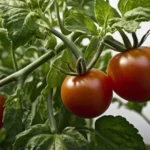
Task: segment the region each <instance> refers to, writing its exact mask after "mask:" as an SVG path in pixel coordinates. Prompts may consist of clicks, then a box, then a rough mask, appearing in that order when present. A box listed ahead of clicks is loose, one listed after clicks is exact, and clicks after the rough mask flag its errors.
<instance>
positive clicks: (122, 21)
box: [109, 7, 150, 32]
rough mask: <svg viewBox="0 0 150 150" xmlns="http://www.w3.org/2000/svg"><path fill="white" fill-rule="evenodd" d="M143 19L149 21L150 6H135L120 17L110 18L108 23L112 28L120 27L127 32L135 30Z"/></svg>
mask: <svg viewBox="0 0 150 150" xmlns="http://www.w3.org/2000/svg"><path fill="white" fill-rule="evenodd" d="M144 21H150V8H143V7H137V8H134V9H132V10H130V11H127V12H126V13H125V14H124V15H123V17H122V18H112V19H110V20H109V24H110V26H111V27H112V28H117V27H120V28H122V29H124V30H126V31H127V32H136V30H137V29H139V28H140V23H141V22H144Z"/></svg>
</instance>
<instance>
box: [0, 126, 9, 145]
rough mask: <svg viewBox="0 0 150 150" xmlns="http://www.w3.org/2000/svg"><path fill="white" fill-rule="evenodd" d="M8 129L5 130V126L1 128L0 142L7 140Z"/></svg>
mask: <svg viewBox="0 0 150 150" xmlns="http://www.w3.org/2000/svg"><path fill="white" fill-rule="evenodd" d="M6 134H7V133H6V130H5V128H1V129H0V143H2V142H3V141H4V140H5V138H6Z"/></svg>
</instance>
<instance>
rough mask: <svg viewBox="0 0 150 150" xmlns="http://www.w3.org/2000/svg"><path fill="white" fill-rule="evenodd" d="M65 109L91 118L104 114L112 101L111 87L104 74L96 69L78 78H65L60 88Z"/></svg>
mask: <svg viewBox="0 0 150 150" xmlns="http://www.w3.org/2000/svg"><path fill="white" fill-rule="evenodd" d="M61 97H62V101H63V103H64V105H65V107H66V108H67V109H68V110H69V111H71V112H72V113H73V114H75V115H77V116H79V117H84V118H93V117H97V116H99V115H101V114H102V113H104V112H105V111H106V110H107V108H108V107H109V105H110V103H111V99H112V87H111V85H110V82H109V79H108V77H107V75H106V74H104V73H103V72H102V71H100V70H97V69H91V70H90V71H89V72H88V73H86V74H83V75H79V76H69V75H68V76H67V77H66V78H65V80H64V82H63V84H62V87H61Z"/></svg>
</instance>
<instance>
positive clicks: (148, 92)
mask: <svg viewBox="0 0 150 150" xmlns="http://www.w3.org/2000/svg"><path fill="white" fill-rule="evenodd" d="M107 73H108V77H109V78H110V79H111V82H112V86H113V89H114V91H115V92H116V93H117V94H118V95H119V96H120V97H122V98H124V99H126V100H128V101H133V102H146V101H149V100H150V47H139V48H136V49H131V50H128V51H125V52H123V53H120V54H117V55H116V56H114V57H113V58H112V59H111V60H110V62H109V64H108V68H107Z"/></svg>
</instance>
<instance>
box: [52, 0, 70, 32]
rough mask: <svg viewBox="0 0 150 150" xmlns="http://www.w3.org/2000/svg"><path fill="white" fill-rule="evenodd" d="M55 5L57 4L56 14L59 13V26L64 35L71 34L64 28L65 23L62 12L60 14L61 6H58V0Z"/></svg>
mask: <svg viewBox="0 0 150 150" xmlns="http://www.w3.org/2000/svg"><path fill="white" fill-rule="evenodd" d="M54 5H55V11H56V14H57V20H58V24H59V27H60V29H61V32H62V33H63V34H64V35H68V34H70V32H69V31H68V30H66V29H65V28H64V25H63V23H62V21H61V18H60V14H59V6H58V2H57V0H55V2H54Z"/></svg>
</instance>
